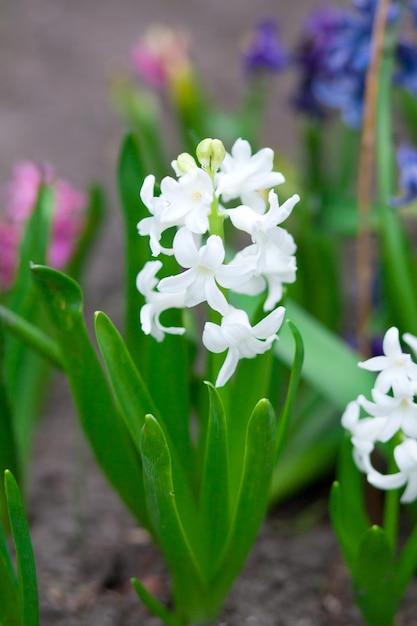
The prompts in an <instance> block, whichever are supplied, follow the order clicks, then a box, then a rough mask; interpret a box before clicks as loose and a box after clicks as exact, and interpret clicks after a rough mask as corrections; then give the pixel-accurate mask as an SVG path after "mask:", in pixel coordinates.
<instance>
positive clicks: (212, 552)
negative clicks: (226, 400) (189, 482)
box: [200, 383, 230, 574]
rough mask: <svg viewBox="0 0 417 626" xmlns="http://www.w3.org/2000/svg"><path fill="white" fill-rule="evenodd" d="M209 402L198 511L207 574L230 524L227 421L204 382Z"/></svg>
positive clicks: (208, 385) (220, 550)
mask: <svg viewBox="0 0 417 626" xmlns="http://www.w3.org/2000/svg"><path fill="white" fill-rule="evenodd" d="M207 387H208V391H209V396H210V406H209V416H208V425H207V431H206V446H205V451H204V461H203V464H202V470H203V474H202V478H201V491H200V512H201V520H202V524H203V528H204V530H205V533H206V536H207V547H206V555H205V557H206V560H205V569H206V570H207V572H208V573H209V574H211V573H212V572H213V571H214V570H215V568H216V567H217V565H218V559H219V557H220V555H221V552H222V549H223V548H224V544H225V541H226V538H227V535H228V532H229V528H230V494H229V461H228V444H227V421H226V417H225V414H224V409H223V406H222V403H221V400H220V397H219V394H218V393H217V391H216V389H215V388H214V387H213V385H211V384H210V383H207Z"/></svg>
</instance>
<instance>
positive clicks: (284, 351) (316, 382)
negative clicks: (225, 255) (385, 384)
mask: <svg viewBox="0 0 417 626" xmlns="http://www.w3.org/2000/svg"><path fill="white" fill-rule="evenodd" d="M285 306H286V309H287V319H289V320H291V321H292V322H293V323H294V324H295V325H296V327H297V329H298V331H299V332H300V334H301V336H302V338H303V343H304V355H305V356H304V364H303V370H302V378H303V380H305V381H306V382H308V383H309V384H310V385H311V386H312V387H313V388H314V389H316V390H317V391H319V392H320V393H321V394H322V396H323V397H324V398H326V399H327V400H328V401H329V402H331V403H332V404H334V406H335V407H336V408H338V409H340V410H341V411H344V409H345V408H346V405H347V404H348V402H350V401H351V400H354V399H355V398H356V397H357V396H358V395H359V393H363V394H365V395H366V394H367V392H368V391H370V390H371V389H372V387H373V384H374V382H375V377H374V376H373V375H372V373H371V372H368V371H367V370H364V369H361V368H359V367H358V365H357V364H358V361H359V356H358V355H357V354H356V353H355V352H353V350H351V349H350V348H349V347H348V346H347V344H346V343H344V342H343V341H342V340H341V339H339V338H338V337H337V336H336V335H334V334H333V333H331V332H330V331H328V330H327V329H326V328H325V327H324V326H323V325H322V324H320V323H319V322H317V321H316V320H315V319H313V318H312V317H311V316H310V315H309V314H308V313H307V311H305V310H304V309H302V308H301V307H300V306H299V305H297V304H296V303H295V302H293V301H292V300H291V299H288V300H287V301H286V303H285ZM274 351H275V354H276V355H277V357H278V358H279V359H282V360H283V361H284V363H286V364H287V365H288V366H289V367H290V366H291V364H292V362H293V347H292V338H291V335H290V332H289V329H288V328H285V327H283V328H282V332H281V333H280V341H279V342H277V343H276V344H275V348H274Z"/></svg>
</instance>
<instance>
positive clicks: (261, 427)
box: [212, 400, 276, 601]
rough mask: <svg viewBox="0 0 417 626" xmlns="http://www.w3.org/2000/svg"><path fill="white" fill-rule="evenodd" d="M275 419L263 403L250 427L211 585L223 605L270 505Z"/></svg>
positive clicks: (269, 406) (261, 401)
mask: <svg viewBox="0 0 417 626" xmlns="http://www.w3.org/2000/svg"><path fill="white" fill-rule="evenodd" d="M275 439H276V417H275V414H274V411H273V409H272V407H271V404H270V403H269V402H268V400H260V401H259V402H258V404H257V405H256V406H255V408H254V410H253V413H252V415H251V418H250V420H249V423H248V429H247V434H246V444H245V457H244V465H243V471H242V477H241V484H240V489H239V492H238V494H237V497H236V499H235V506H234V510H233V512H232V516H231V524H230V533H229V538H228V541H227V544H226V547H225V550H224V552H223V556H222V558H221V561H220V564H219V566H218V568H217V572H216V573H215V574H214V576H213V579H212V584H213V586H214V590H213V594H214V595H216V594H218V596H219V599H220V601H222V600H223V598H224V596H225V595H226V593H227V592H228V590H229V588H230V587H231V585H232V584H233V581H234V580H235V578H236V576H237V575H238V573H239V572H240V570H241V568H242V566H243V564H244V562H245V559H246V557H247V555H248V552H249V550H250V549H251V547H252V545H253V543H254V541H255V538H256V535H257V533H258V530H259V527H260V525H261V523H262V521H263V519H264V516H265V512H266V509H267V505H268V499H269V490H270V484H271V475H272V470H273V467H274V463H275Z"/></svg>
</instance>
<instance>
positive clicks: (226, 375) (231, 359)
mask: <svg viewBox="0 0 417 626" xmlns="http://www.w3.org/2000/svg"><path fill="white" fill-rule="evenodd" d="M238 362H239V351H238V350H236V348H230V350H229V351H228V353H227V356H226V358H225V361H224V363H223V365H222V367H221V369H220V372H219V375H218V376H217V380H216V387H223V385H225V384H226V383H227V381H228V380H229V379H230V378H231V377H232V376H233V374H234V373H235V371H236V367H237V364H238Z"/></svg>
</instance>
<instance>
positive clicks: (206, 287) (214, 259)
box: [159, 228, 229, 315]
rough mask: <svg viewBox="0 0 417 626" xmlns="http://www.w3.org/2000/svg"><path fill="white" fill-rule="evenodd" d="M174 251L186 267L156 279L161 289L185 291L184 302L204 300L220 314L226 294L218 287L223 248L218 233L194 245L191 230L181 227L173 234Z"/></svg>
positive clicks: (191, 305) (224, 306) (173, 291)
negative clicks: (202, 242)
mask: <svg viewBox="0 0 417 626" xmlns="http://www.w3.org/2000/svg"><path fill="white" fill-rule="evenodd" d="M174 255H175V258H176V259H177V261H178V263H179V264H180V265H181V266H182V267H185V268H188V269H186V271H185V272H182V274H178V275H177V276H168V277H167V278H163V279H162V280H161V282H160V283H159V289H160V291H161V292H162V293H178V292H182V291H184V292H185V293H186V295H185V305H186V306H188V307H193V306H196V305H197V304H200V303H201V302H204V301H207V302H208V304H209V306H211V308H212V309H214V310H215V311H218V312H219V313H221V314H222V315H224V314H225V313H227V311H228V309H229V305H228V302H227V300H226V297H225V296H224V294H223V293H222V291H221V290H220V288H219V287H218V285H217V283H216V279H218V278H219V277H221V274H222V270H223V267H224V266H223V261H224V257H225V250H224V246H223V242H222V240H221V238H220V237H218V236H217V235H211V236H210V237H209V238H208V239H207V243H206V244H205V245H204V246H202V247H201V248H199V249H198V248H197V246H196V243H195V240H194V237H193V234H192V233H191V232H190V231H189V230H187V229H186V228H181V229H180V230H179V231H178V232H177V234H176V235H175V238H174Z"/></svg>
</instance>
